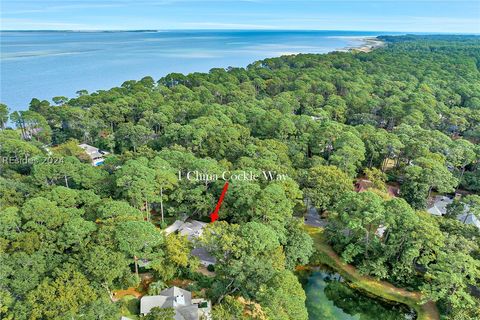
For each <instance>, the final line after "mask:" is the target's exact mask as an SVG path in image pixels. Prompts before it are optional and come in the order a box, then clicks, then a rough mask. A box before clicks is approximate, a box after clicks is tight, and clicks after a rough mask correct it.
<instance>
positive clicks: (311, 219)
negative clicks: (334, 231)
mask: <svg viewBox="0 0 480 320" xmlns="http://www.w3.org/2000/svg"><path fill="white" fill-rule="evenodd" d="M304 221H305V224H306V225H307V226H311V227H322V228H323V227H325V226H326V225H327V219H321V218H320V215H319V214H318V210H317V208H315V207H309V208H308V210H307V213H306V214H305V217H304Z"/></svg>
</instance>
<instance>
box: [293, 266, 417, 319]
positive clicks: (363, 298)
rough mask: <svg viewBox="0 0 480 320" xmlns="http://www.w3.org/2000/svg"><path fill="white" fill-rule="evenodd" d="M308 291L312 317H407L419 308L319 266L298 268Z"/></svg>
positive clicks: (411, 315) (309, 310)
mask: <svg viewBox="0 0 480 320" xmlns="http://www.w3.org/2000/svg"><path fill="white" fill-rule="evenodd" d="M298 276H299V278H300V281H301V282H302V284H303V287H304V289H305V293H306V295H307V301H306V305H307V310H308V315H309V317H308V319H309V320H380V319H381V320H407V319H415V312H414V311H412V310H410V309H409V308H408V307H407V306H405V305H403V304H395V303H390V302H387V301H384V300H380V299H376V298H374V297H371V296H369V295H367V294H366V293H364V292H362V291H359V290H356V289H354V288H352V287H351V286H349V284H348V283H347V282H346V281H344V280H343V279H342V278H341V277H340V276H339V275H338V274H337V273H334V272H332V271H329V270H327V269H326V268H320V267H315V268H313V269H311V270H303V271H299V272H298Z"/></svg>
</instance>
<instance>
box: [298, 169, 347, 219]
mask: <svg viewBox="0 0 480 320" xmlns="http://www.w3.org/2000/svg"><path fill="white" fill-rule="evenodd" d="M352 189H353V183H352V179H351V178H349V177H348V176H347V175H346V174H345V173H344V172H342V171H341V170H339V169H338V168H337V167H335V166H317V167H313V168H311V169H310V170H309V171H308V172H307V178H306V182H305V189H304V191H305V194H306V196H307V197H308V198H309V199H310V200H311V201H312V204H313V205H314V206H315V207H317V208H320V209H322V210H326V209H328V208H330V207H331V206H332V205H333V204H334V202H335V200H336V199H338V198H339V197H341V196H342V195H343V194H345V193H346V192H348V191H350V190H352Z"/></svg>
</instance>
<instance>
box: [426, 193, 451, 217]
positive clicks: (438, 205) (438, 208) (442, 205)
mask: <svg viewBox="0 0 480 320" xmlns="http://www.w3.org/2000/svg"><path fill="white" fill-rule="evenodd" d="M452 202H453V199H451V198H449V197H446V196H436V197H435V198H434V200H433V204H432V205H431V206H430V208H428V209H427V212H428V213H430V214H433V215H435V216H443V215H445V214H446V213H447V206H448V205H449V204H451V203H452Z"/></svg>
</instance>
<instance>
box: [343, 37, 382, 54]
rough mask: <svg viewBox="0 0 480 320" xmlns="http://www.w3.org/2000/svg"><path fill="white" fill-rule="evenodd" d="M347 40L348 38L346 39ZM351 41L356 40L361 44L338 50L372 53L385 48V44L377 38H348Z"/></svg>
mask: <svg viewBox="0 0 480 320" xmlns="http://www.w3.org/2000/svg"><path fill="white" fill-rule="evenodd" d="M345 38H347V37H345ZM348 38H349V39H352V40H356V41H359V42H361V43H360V44H358V45H353V46H350V47H346V48H343V49H342V50H338V51H341V52H370V51H372V50H375V49H377V48H380V47H383V46H384V45H385V42H383V41H382V40H380V39H378V38H377V37H348Z"/></svg>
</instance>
